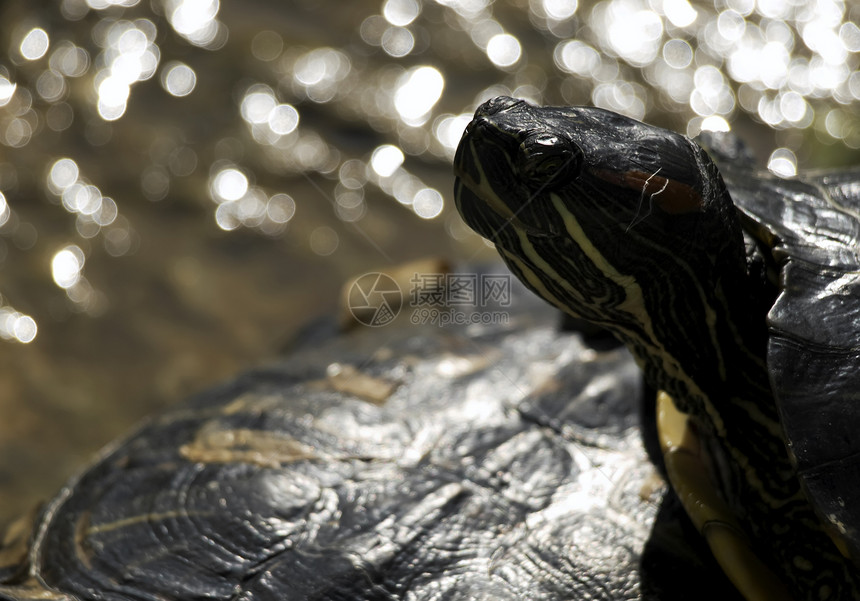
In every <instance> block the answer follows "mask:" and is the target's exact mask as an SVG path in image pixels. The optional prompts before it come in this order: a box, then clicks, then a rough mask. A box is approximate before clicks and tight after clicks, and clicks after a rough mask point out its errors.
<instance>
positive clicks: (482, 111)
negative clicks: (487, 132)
mask: <svg viewBox="0 0 860 601" xmlns="http://www.w3.org/2000/svg"><path fill="white" fill-rule="evenodd" d="M524 103H525V101H524V100H519V99H517V98H511V97H510V96H496V97H495V98H492V99H490V100H487V101H486V102H485V103H484V104H482V105H481V106H479V107H478V110H477V111H475V116H476V117H489V116H490V115H495V114H496V113H501V112H502V111H506V110H508V109H510V108H513V107H515V106H517V105H519V104H524Z"/></svg>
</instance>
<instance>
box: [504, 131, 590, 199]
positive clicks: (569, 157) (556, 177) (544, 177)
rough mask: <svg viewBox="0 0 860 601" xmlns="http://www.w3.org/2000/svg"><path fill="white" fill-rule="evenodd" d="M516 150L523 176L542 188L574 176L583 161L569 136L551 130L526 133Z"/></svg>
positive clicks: (554, 185) (553, 185) (555, 185)
mask: <svg viewBox="0 0 860 601" xmlns="http://www.w3.org/2000/svg"><path fill="white" fill-rule="evenodd" d="M517 154H518V156H517V164H518V166H519V171H520V174H521V175H522V177H523V178H524V179H525V180H526V181H527V182H528V183H529V184H531V185H533V186H540V187H544V188H556V187H558V186H560V185H562V184H564V183H565V182H567V181H569V180H570V179H571V178H573V177H576V175H578V174H579V168H580V166H581V165H582V151H581V150H580V149H579V148H578V147H577V146H576V145H575V144H574V143H573V142H571V141H570V140H568V139H566V138H563V137H560V136H557V135H555V134H551V133H545V132H544V133H538V134H533V135H530V136H528V137H527V138H526V139H524V140H523V141H522V143H521V144H520V146H519V150H518V152H517Z"/></svg>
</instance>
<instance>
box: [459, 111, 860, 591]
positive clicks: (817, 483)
mask: <svg viewBox="0 0 860 601" xmlns="http://www.w3.org/2000/svg"><path fill="white" fill-rule="evenodd" d="M454 173H455V184H454V195H455V202H456V205H457V208H458V210H459V213H460V215H461V216H462V218H463V220H464V221H465V222H466V223H467V224H468V225H469V226H470V227H471V228H472V229H474V230H475V231H476V232H477V233H479V234H480V235H482V236H483V237H485V238H486V239H488V240H489V241H491V242H493V243H494V244H495V246H496V248H497V250H498V252H499V254H500V255H501V257H502V259H503V260H504V262H505V263H506V264H507V265H508V267H509V268H510V269H511V271H512V272H513V273H514V274H515V275H516V276H517V277H518V278H519V279H520V280H521V281H522V282H524V283H525V284H526V285H527V286H528V288H530V289H531V290H532V291H533V292H535V293H536V294H537V295H538V296H540V297H541V298H543V299H544V300H545V301H548V302H549V303H550V304H552V305H554V306H556V307H558V308H559V309H561V310H562V311H565V312H567V313H569V314H570V315H573V316H575V317H577V318H580V319H584V320H586V321H588V322H590V323H593V324H596V325H598V326H600V327H603V328H605V329H607V330H608V331H610V332H611V333H612V334H613V335H614V336H615V337H617V338H618V339H619V340H620V341H621V342H623V343H624V345H625V346H626V347H627V348H628V349H629V350H630V351H631V353H632V355H633V356H634V357H635V359H636V362H637V364H638V365H639V366H640V368H641V370H642V373H643V377H644V379H645V380H646V381H647V382H648V383H649V384H650V386H652V387H653V388H654V389H655V390H656V391H659V392H658V399H657V411H658V413H659V415H658V416H657V420H658V427H659V429H660V436H661V440H662V444H663V449H664V454H665V460H666V467H667V472H668V476H669V480H670V482H671V483H672V486H673V488H674V489H675V490H676V492H677V493H678V494H679V496H680V497H681V498H682V501H683V502H684V506H685V508H686V509H687V511H688V513H690V516H691V518H692V519H693V521H694V522H695V523H696V524H697V526H698V527H699V528H700V530H701V532H702V534H703V535H704V537H705V539H706V540H707V542H708V544H709V546H710V548H711V550H712V552H713V554H714V556H715V557H716V558H717V560H718V561H719V562H720V564H721V565H722V567H723V569H724V570H725V571H726V573H727V575H728V576H729V578H730V579H731V580H732V582H733V583H734V584H735V586H736V587H737V588H738V590H739V591H740V592H741V593H742V594H743V595H744V596H745V597H746V598H747V599H860V436H858V432H860V405H858V401H860V327H858V324H860V169H858V168H853V169H844V170H840V171H838V172H834V171H819V172H808V173H800V174H799V175H797V176H794V177H780V176H778V175H775V174H772V173H770V172H768V171H765V170H763V169H760V168H757V167H756V163H755V161H754V159H753V157H752V155H751V153H750V152H749V151H748V150H747V147H746V146H745V145H744V144H743V142H741V141H740V139H739V138H738V137H737V136H735V135H734V134H732V133H730V132H712V133H708V132H704V133H703V134H702V135H701V136H700V137H699V138H697V139H696V140H693V139H691V138H689V137H687V136H685V135H682V134H679V133H676V132H673V131H671V130H668V129H664V128H660V127H656V126H651V125H648V124H645V123H642V122H640V121H638V120H636V119H633V118H630V117H627V116H623V115H620V114H617V113H614V112H612V111H608V110H605V109H601V108H596V107H565V106H536V105H534V104H531V103H529V102H528V101H526V100H522V99H516V98H511V97H507V96H501V97H497V98H493V99H490V100H487V101H486V102H484V103H483V104H481V105H480V106H479V107H478V108H477V110H476V112H475V115H474V118H473V119H472V120H471V122H470V123H469V124H468V126H467V127H466V128H465V131H464V133H463V137H462V138H461V140H460V143H459V146H458V148H457V151H456V155H455V159H454Z"/></svg>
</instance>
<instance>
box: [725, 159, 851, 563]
mask: <svg viewBox="0 0 860 601" xmlns="http://www.w3.org/2000/svg"><path fill="white" fill-rule="evenodd" d="M719 158H720V157H719V156H716V157H715V159H717V160H718V161H719ZM744 164H745V162H744V161H738V160H731V161H728V162H727V161H725V160H723V161H720V164H719V167H720V170H721V172H722V174H723V178H724V180H725V182H726V185H727V186H728V188H729V190H730V193H731V196H732V199H733V200H734V202H735V204H736V206H737V207H738V210H739V211H740V213H741V216H742V222H743V224H744V228H745V230H747V231H748V232H749V233H750V234H751V235H752V236H753V237H754V238H755V239H756V240H757V241H758V242H759V245H760V247H762V248H765V249H766V251H767V252H768V253H769V259H770V260H772V266H773V268H774V269H775V270H776V272H777V273H778V278H779V279H778V287H779V294H778V296H777V298H776V301H775V302H774V304H773V307H772V308H771V310H770V312H769V314H768V326H769V340H768V351H767V361H768V368H769V371H770V376H771V385H772V388H773V391H774V396H775V398H776V401H777V404H778V407H779V411H780V417H781V420H782V423H783V426H784V430H785V434H786V437H787V439H788V444H789V448H790V452H791V454H792V455H793V457H794V459H795V460H796V462H797V468H798V472H799V474H800V477H801V481H802V483H803V485H804V487H805V489H806V492H807V495H808V496H809V498H810V500H811V502H812V504H813V506H814V507H815V508H816V510H817V511H818V513H819V515H820V517H821V518H822V519H823V520H824V521H825V523H828V524H829V525H830V526H832V528H831V536H832V537H833V538H834V539H835V540H837V541H841V542H840V543H839V544H840V545H841V546H842V547H843V549H845V548H846V547H847V552H848V553H849V554H850V555H851V556H852V557H853V559H854V560H855V562H856V561H858V560H860V514H858V512H857V507H858V506H860V435H858V434H860V169H851V170H846V171H841V172H839V173H831V172H828V173H820V174H815V173H806V174H804V175H803V176H801V177H794V178H780V177H777V176H773V175H770V174H761V173H757V174H755V176H753V175H752V174H751V173H750V172H749V171H747V170H745V168H744Z"/></svg>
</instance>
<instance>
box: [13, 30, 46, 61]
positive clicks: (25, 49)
mask: <svg viewBox="0 0 860 601" xmlns="http://www.w3.org/2000/svg"><path fill="white" fill-rule="evenodd" d="M49 45H50V40H49V39H48V33H47V32H46V31H45V30H44V29H42V28H40V27H35V28H33V29H31V30H30V31H28V32H27V35H25V36H24V39H23V40H21V46H20V47H19V49H18V50H19V51H20V52H21V56H23V57H24V58H25V59H27V60H28V61H35V60H39V59H40V58H42V57H43V56H45V54H46V53H47V52H48V46H49Z"/></svg>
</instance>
